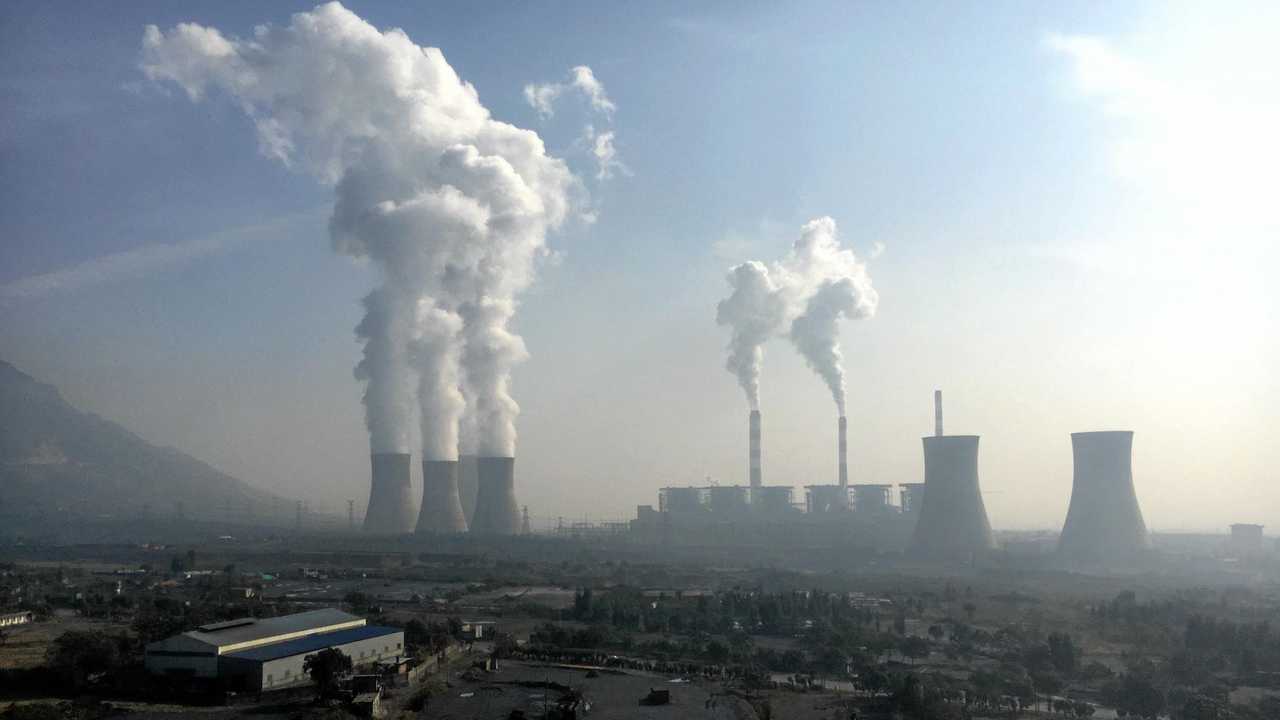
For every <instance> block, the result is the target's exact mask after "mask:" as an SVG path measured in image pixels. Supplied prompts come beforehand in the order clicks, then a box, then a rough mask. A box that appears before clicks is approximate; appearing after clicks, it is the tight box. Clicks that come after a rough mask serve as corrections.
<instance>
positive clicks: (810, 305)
mask: <svg viewBox="0 0 1280 720" xmlns="http://www.w3.org/2000/svg"><path fill="white" fill-rule="evenodd" d="M791 260H792V266H793V268H795V271H796V275H797V276H798V282H800V283H801V286H802V289H803V294H805V295H807V299H806V300H805V302H804V309H803V310H802V311H801V312H800V314H799V315H797V316H796V317H795V318H794V319H793V320H792V321H791V329H790V331H789V332H788V337H790V339H791V342H792V344H793V345H795V347H796V350H798V351H799V352H800V354H801V355H802V356H803V357H804V359H805V362H807V363H808V364H809V367H810V368H812V369H813V371H814V372H816V373H818V375H819V376H820V377H821V378H822V380H823V382H825V383H826V384H827V387H828V388H829V389H830V390H831V397H832V399H833V400H835V403H836V410H837V414H838V415H839V416H840V417H844V415H845V382H844V363H843V359H844V356H843V355H842V353H841V352H840V327H839V323H840V321H841V320H845V319H848V320H855V319H859V318H867V317H871V316H873V315H875V313H876V306H877V305H878V304H879V302H880V296H879V294H878V293H877V292H876V289H875V287H874V286H872V284H871V276H870V275H869V274H868V273H867V266H866V265H865V264H864V263H863V262H861V261H860V260H858V258H857V256H855V255H854V254H853V251H852V250H849V249H845V248H841V247H840V241H839V239H838V236H837V233H836V221H835V220H832V219H831V218H829V217H821V218H818V219H816V220H811V221H809V222H808V223H806V224H805V226H804V228H803V229H802V232H801V234H800V240H799V241H797V242H796V245H795V248H794V249H793V251H792V259H791Z"/></svg>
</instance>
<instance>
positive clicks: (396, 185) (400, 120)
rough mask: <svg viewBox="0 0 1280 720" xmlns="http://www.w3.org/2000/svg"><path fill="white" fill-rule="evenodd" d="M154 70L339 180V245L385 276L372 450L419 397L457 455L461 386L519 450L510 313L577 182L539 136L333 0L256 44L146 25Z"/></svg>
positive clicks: (439, 453) (377, 302)
mask: <svg viewBox="0 0 1280 720" xmlns="http://www.w3.org/2000/svg"><path fill="white" fill-rule="evenodd" d="M142 69H143V71H144V72H145V73H146V75H147V76H148V77H149V78H150V79H152V80H153V81H170V82H173V83H176V84H177V85H178V86H180V87H182V88H183V89H184V90H185V91H186V92H187V94H188V95H189V96H190V97H191V98H192V99H193V100H199V99H201V98H202V97H204V96H205V94H206V93H208V92H210V91H216V92H220V93H224V94H226V95H227V96H229V97H230V98H232V99H234V100H235V101H236V102H238V103H239V105H240V107H241V108H242V109H243V110H244V112H245V113H246V114H247V115H248V116H249V117H250V118H251V119H252V120H253V122H254V124H255V126H256V128H257V132H258V139H259V143H260V144H261V148H262V151H263V153H264V154H266V155H268V156H270V157H273V158H276V159H278V160H280V161H281V162H283V163H285V164H286V165H288V166H290V167H297V168H300V169H303V170H305V171H307V172H309V173H311V174H312V175H314V176H315V177H317V178H319V179H320V180H321V181H323V182H326V183H332V184H335V186H336V188H335V189H336V195H337V198H336V202H335V205H334V208H333V215H332V217H331V219H330V223H329V230H330V235H331V238H332V241H333V246H334V249H335V250H336V251H338V252H340V253H344V254H347V255H351V256H353V257H367V258H370V259H372V260H373V261H374V262H375V263H376V264H377V266H378V267H379V268H380V270H381V274H382V285H381V286H380V287H379V288H377V289H375V290H374V291H373V292H371V293H370V294H369V296H368V297H367V298H366V299H365V309H366V315H365V318H364V320H363V321H362V322H361V323H360V325H359V327H358V328H357V335H358V336H359V337H360V338H361V339H362V340H363V341H364V344H365V348H364V358H363V359H362V360H361V362H360V364H359V366H358V367H357V370H356V374H357V376H358V377H359V378H362V379H364V380H365V381H366V382H367V383H368V384H367V387H366V391H365V405H366V414H367V420H368V426H369V435H370V445H371V448H372V450H373V451H374V452H408V451H409V443H410V439H409V428H411V427H412V425H413V422H412V417H413V410H414V408H413V404H414V402H413V401H414V399H416V400H417V405H418V407H417V409H418V411H419V413H420V418H419V419H420V422H421V434H422V451H423V456H424V458H426V459H442V460H448V459H453V458H455V457H456V456H457V452H458V442H459V422H460V419H461V415H462V413H463V408H464V393H465V398H466V401H467V402H470V403H472V407H471V408H470V410H471V411H472V412H474V414H475V417H476V430H475V432H476V437H475V443H476V446H477V450H478V451H479V452H480V453H482V454H486V455H513V454H514V452H515V443H516V432H515V425H514V422H515V417H516V415H517V413H518V412H519V407H518V405H516V403H515V401H514V399H512V397H511V395H510V387H509V385H510V382H509V378H510V373H511V370H512V368H513V367H514V365H515V364H516V363H518V362H520V361H521V360H522V359H523V358H524V357H525V350H524V343H523V341H521V339H520V338H519V336H517V335H514V334H512V333H511V332H510V331H509V330H508V329H507V324H508V322H509V321H510V319H511V317H512V315H513V314H514V313H515V310H516V300H517V297H518V296H519V294H520V293H521V291H523V290H524V289H526V288H527V287H528V285H529V284H530V283H531V282H532V280H533V275H534V264H535V261H536V260H537V258H539V257H540V256H541V255H542V254H544V253H545V251H546V246H545V238H546V233H547V232H548V231H549V230H551V229H554V228H556V227H558V226H559V225H560V224H561V223H562V222H563V221H564V219H565V218H566V216H567V214H568V211H569V205H570V202H569V197H570V194H571V193H573V192H574V189H575V185H576V182H577V181H576V179H575V178H574V176H573V175H572V174H571V173H570V172H569V170H568V169H567V167H566V166H565V165H564V163H563V162H561V161H560V160H558V159H556V158H553V157H551V156H549V155H547V153H546V150H545V148H544V147H543V144H542V141H541V139H539V138H538V136H537V134H535V133H533V132H531V131H528V130H522V129H520V128H517V127H514V126H512V125H509V124H506V123H503V122H499V121H496V120H494V119H493V118H492V117H491V116H490V114H489V111H488V110H487V109H486V108H485V107H484V105H482V104H481V103H480V100H479V97H478V96H477V94H476V91H475V89H474V88H473V87H472V86H471V85H470V84H468V83H466V82H464V81H462V80H461V79H460V78H459V77H458V75H457V73H455V72H454V70H453V68H452V67H450V65H449V63H448V62H446V61H445V58H444V55H443V54H442V53H441V52H440V50H439V49H437V48H432V47H420V46H418V45H416V44H414V43H413V42H412V41H411V40H410V39H409V37H408V36H407V35H405V33H404V32H403V31H401V30H398V29H392V30H387V31H385V32H384V31H379V30H378V29H377V28H375V27H373V26H372V25H370V24H368V23H367V22H365V21H364V20H362V19H361V18H360V17H358V16H357V15H355V14H354V13H352V12H350V11H349V10H347V9H346V8H344V7H343V6H342V5H340V4H338V3H336V2H334V3H329V4H326V5H321V6H319V7H316V8H315V9H314V10H312V11H310V12H304V13H298V14H296V15H294V16H293V17H292V19H291V22H290V23H289V25H288V26H287V27H282V28H275V27H270V26H260V27H258V28H257V29H256V30H255V31H254V35H253V37H251V38H245V39H239V38H227V37H224V36H223V35H222V34H221V33H220V32H219V31H218V30H216V29H213V28H206V27H202V26H200V25H195V24H190V23H184V24H180V25H178V26H177V27H175V28H173V29H171V30H169V31H167V32H162V31H161V30H160V29H158V28H156V27H155V26H148V27H147V28H146V32H145V34H144V37H143V48H142Z"/></svg>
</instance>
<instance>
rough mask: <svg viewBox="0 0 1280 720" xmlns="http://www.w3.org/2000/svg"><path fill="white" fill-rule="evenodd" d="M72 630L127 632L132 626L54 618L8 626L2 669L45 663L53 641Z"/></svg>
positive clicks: (0, 660)
mask: <svg viewBox="0 0 1280 720" xmlns="http://www.w3.org/2000/svg"><path fill="white" fill-rule="evenodd" d="M68 630H99V631H102V632H107V633H127V632H128V631H129V626H128V625H125V624H121V623H111V622H106V621H103V620H86V619H84V618H78V617H54V618H51V619H49V620H47V621H41V622H35V623H30V624H27V625H17V626H14V627H11V628H7V629H6V630H5V634H6V639H5V642H4V644H3V645H0V669H16V668H31V667H36V666H39V665H43V664H44V658H45V652H46V651H47V650H48V648H49V645H50V643H52V642H53V640H54V638H56V637H58V636H59V635H61V634H62V633H64V632H66V631H68Z"/></svg>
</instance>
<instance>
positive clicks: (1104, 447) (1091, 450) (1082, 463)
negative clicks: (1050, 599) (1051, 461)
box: [1058, 430, 1150, 563]
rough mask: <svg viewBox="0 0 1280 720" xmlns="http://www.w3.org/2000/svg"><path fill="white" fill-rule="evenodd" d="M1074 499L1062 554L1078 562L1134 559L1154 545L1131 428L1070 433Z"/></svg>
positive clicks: (1060, 549)
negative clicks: (1136, 475) (1137, 488)
mask: <svg viewBox="0 0 1280 720" xmlns="http://www.w3.org/2000/svg"><path fill="white" fill-rule="evenodd" d="M1071 454H1072V459H1073V461H1074V466H1075V470H1074V474H1073V477H1072V482H1071V505H1070V506H1069V507H1068V508H1067V520H1066V523H1065V524H1063V526H1062V537H1061V538H1060V539H1059V541H1058V554H1059V556H1061V557H1062V558H1064V559H1067V560H1071V561H1074V562H1085V563H1090V562H1100V561H1108V560H1111V561H1114V560H1123V559H1131V558H1132V557H1133V556H1134V555H1136V554H1138V553H1140V552H1141V551H1143V550H1145V549H1147V548H1148V547H1149V546H1150V539H1149V538H1148V536H1147V525H1146V523H1145V522H1143V520H1142V510H1141V509H1140V508H1139V507H1138V496H1137V493H1135V492H1134V489H1133V433H1132V432H1130V431H1127V430H1124V431H1112V432H1082V433H1072V434H1071Z"/></svg>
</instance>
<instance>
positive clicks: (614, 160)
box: [524, 65, 630, 180]
mask: <svg viewBox="0 0 1280 720" xmlns="http://www.w3.org/2000/svg"><path fill="white" fill-rule="evenodd" d="M574 90H576V91H578V92H580V93H581V94H582V96H583V97H584V98H586V100H587V102H588V104H589V105H590V106H591V110H592V111H593V112H594V113H596V114H598V115H602V116H603V117H604V120H605V123H606V125H610V126H611V125H612V124H613V113H614V111H616V110H617V109H618V106H617V105H614V104H613V101H612V100H610V99H609V95H608V93H606V92H605V89H604V84H603V83H601V82H600V81H599V80H598V79H596V76H595V73H593V72H592V71H591V68H589V67H587V66H586V65H578V66H577V67H575V68H573V69H571V70H570V71H569V79H568V81H567V82H561V83H531V84H529V85H525V86H524V99H525V100H526V101H527V102H528V103H529V105H531V106H532V107H533V109H534V110H537V111H538V114H539V115H541V116H542V118H543V119H546V118H550V117H551V116H553V115H555V104H556V101H557V100H559V99H560V97H561V96H563V95H564V94H565V93H567V92H570V91H574ZM614 137H615V135H614V131H613V129H612V128H611V127H610V128H608V129H605V130H601V131H597V130H596V127H595V125H592V124H588V125H587V126H586V128H585V129H584V130H583V132H582V138H581V139H580V140H579V145H580V146H582V147H585V148H586V150H587V152H589V153H590V154H591V157H592V158H593V159H594V160H595V162H596V179H597V180H608V179H610V178H612V177H613V174H614V172H615V171H616V172H621V173H623V174H630V172H629V171H628V170H627V166H626V165H624V164H623V163H622V161H621V160H619V159H618V151H617V149H616V148H615V147H614V144H613V141H614Z"/></svg>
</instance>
